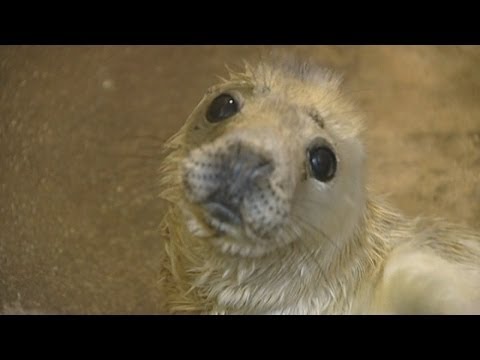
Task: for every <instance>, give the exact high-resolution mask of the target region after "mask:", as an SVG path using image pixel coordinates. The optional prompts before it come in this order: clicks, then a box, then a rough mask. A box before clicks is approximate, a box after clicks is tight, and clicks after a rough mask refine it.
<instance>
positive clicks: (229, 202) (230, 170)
mask: <svg viewBox="0 0 480 360" xmlns="http://www.w3.org/2000/svg"><path fill="white" fill-rule="evenodd" d="M222 158H223V159H222V160H221V161H220V163H219V167H218V169H217V176H218V177H219V179H221V180H222V181H220V182H219V183H218V187H217V189H216V190H215V191H213V192H212V193H211V194H210V196H209V197H208V198H207V201H206V204H205V208H206V209H207V211H208V212H209V213H210V214H211V215H212V216H214V217H216V218H217V219H219V220H220V221H223V222H228V223H232V224H240V223H241V221H242V220H241V218H242V211H241V205H242V203H243V200H244V199H245V197H246V196H247V195H248V194H251V193H252V192H254V191H257V190H258V189H259V188H260V187H262V186H266V185H267V184H268V182H269V178H270V176H271V174H272V172H273V169H274V166H273V162H272V161H271V160H270V159H268V158H267V157H265V156H263V155H261V154H259V153H258V152H256V151H254V150H252V149H251V148H249V147H248V146H247V145H244V144H241V143H237V144H235V145H233V146H231V147H230V149H229V151H228V152H227V154H226V155H224V156H222Z"/></svg>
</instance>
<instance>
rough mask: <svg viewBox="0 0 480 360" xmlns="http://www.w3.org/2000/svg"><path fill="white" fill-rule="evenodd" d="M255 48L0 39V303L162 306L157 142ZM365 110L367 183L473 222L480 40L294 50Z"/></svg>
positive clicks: (105, 310) (478, 214) (69, 310)
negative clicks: (331, 73) (337, 78)
mask: <svg viewBox="0 0 480 360" xmlns="http://www.w3.org/2000/svg"><path fill="white" fill-rule="evenodd" d="M262 48H264V47H258V46H256V47H252V46H218V47H216V46H129V47H127V46H88V47H86V46H21V47H19V46H2V47H0V154H1V156H0V313H4V314H16V313H28V314H31V313H33V314H36V313H48V314H51V313H53V314H152V313H161V312H162V306H161V300H162V294H161V291H160V289H159V282H158V280H159V259H160V257H161V256H162V244H161V241H160V238H159V236H158V234H157V227H158V223H159V221H160V219H161V216H162V212H163V211H164V206H165V204H163V203H162V202H160V201H159V200H158V199H157V198H156V193H155V181H156V178H157V174H156V168H157V166H158V161H159V157H158V153H159V147H160V146H161V144H162V143H163V141H164V140H165V139H166V138H167V137H169V136H170V135H172V134H173V133H174V132H175V131H176V130H177V129H178V128H179V127H180V126H181V124H182V123H183V121H184V120H185V119H186V117H187V115H188V114H189V112H190V111H191V110H192V109H193V107H194V106H195V105H196V104H197V102H198V101H199V100H200V98H201V97H202V94H203V91H204V90H205V89H206V87H208V86H210V85H212V84H213V83H215V82H216V78H215V76H216V75H224V74H225V70H224V63H230V62H232V61H233V62H234V63H238V62H239V61H240V60H241V59H242V58H245V59H249V58H251V57H252V56H256V55H257V54H258V52H259V51H260V50H261V49H262ZM290 50H291V51H293V52H296V53H298V54H299V55H301V56H308V57H313V58H315V59H317V60H319V61H320V62H321V63H324V64H326V65H331V66H335V67H336V68H337V69H338V70H340V71H342V72H344V73H345V75H346V89H347V92H348V94H349V96H350V97H352V98H354V99H356V102H357V104H358V106H359V110H360V111H362V112H364V113H365V115H366V121H367V126H368V128H369V130H368V132H367V134H366V135H367V139H366V141H367V146H368V151H369V156H370V162H369V168H370V178H371V181H372V186H373V187H374V188H376V189H377V190H378V191H380V192H382V193H386V194H388V195H389V198H390V200H391V202H392V203H393V204H394V205H396V206H397V207H398V208H400V209H401V210H402V211H404V212H405V213H406V214H408V215H411V216H416V215H431V216H440V217H445V218H447V219H449V220H453V221H457V222H462V223H466V224H469V225H471V226H474V227H475V228H477V229H480V47H475V46H463V47H456V46H438V47H433V46H325V47H324V46H299V47H290Z"/></svg>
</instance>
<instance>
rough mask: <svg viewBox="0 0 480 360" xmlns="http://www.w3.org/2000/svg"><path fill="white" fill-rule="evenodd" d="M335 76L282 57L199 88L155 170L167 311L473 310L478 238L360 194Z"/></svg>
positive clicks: (357, 155)
mask: <svg viewBox="0 0 480 360" xmlns="http://www.w3.org/2000/svg"><path fill="white" fill-rule="evenodd" d="M362 131H363V126H362V119H361V118H360V117H359V114H358V111H356V110H355V107H354V106H353V105H352V104H351V103H350V102H349V101H348V100H347V99H345V97H344V96H343V94H342V89H341V79H340V77H339V76H337V75H336V74H335V73H334V72H332V71H330V70H328V69H324V68H321V67H317V66H315V65H312V64H308V63H305V62H300V61H296V60H292V59H287V58H284V57H281V58H278V59H275V60H272V61H261V62H259V63H258V64H257V65H255V66H251V65H248V64H246V66H245V70H244V71H243V72H241V73H236V72H231V73H230V78H229V79H227V80H223V81H222V83H220V84H218V85H216V86H214V87H212V88H211V89H209V90H208V91H207V92H206V94H205V96H204V98H203V99H202V100H201V102H200V103H199V104H198V106H197V107H196V108H195V109H194V111H193V113H192V114H191V115H190V117H189V118H188V119H187V121H186V123H185V124H184V126H183V127H182V128H181V129H180V131H179V132H178V133H177V134H176V135H175V136H173V137H172V138H171V139H170V140H169V141H168V142H167V144H166V150H167V151H168V153H167V155H166V157H165V161H164V163H163V165H162V168H161V175H162V179H161V186H162V193H161V196H162V198H164V199H166V200H167V201H168V202H169V204H170V205H169V209H168V211H167V213H166V215H165V217H164V219H163V222H162V229H163V231H164V237H165V249H166V255H167V256H166V261H165V263H164V270H165V278H164V286H165V293H166V297H167V305H168V311H169V312H171V313H191V314H466V313H480V235H479V234H477V233H475V232H474V231H472V230H469V229H466V228H463V227H461V226H456V225H453V224H448V223H446V222H442V221H437V222H435V221H429V220H424V219H408V218H407V217H405V216H403V215H402V214H400V213H399V212H398V211H396V210H394V209H392V208H390V207H389V206H388V205H387V204H385V203H384V202H383V201H382V200H381V199H380V198H378V197H376V196H375V195H374V194H372V193H371V192H370V191H369V190H368V186H367V184H366V171H365V168H366V165H365V161H366V154H365V150H364V148H363V145H362V140H361V136H362Z"/></svg>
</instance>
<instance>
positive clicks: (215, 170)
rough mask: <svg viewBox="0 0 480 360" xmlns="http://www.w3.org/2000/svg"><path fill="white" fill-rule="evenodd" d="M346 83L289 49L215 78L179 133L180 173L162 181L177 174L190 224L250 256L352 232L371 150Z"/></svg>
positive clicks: (207, 236) (226, 247) (195, 230)
mask: <svg viewBox="0 0 480 360" xmlns="http://www.w3.org/2000/svg"><path fill="white" fill-rule="evenodd" d="M339 87H340V79H339V77H338V76H336V75H335V74H333V73H332V72H330V71H328V70H325V69H323V68H317V67H315V66H312V65H308V64H305V63H297V62H295V61H292V60H290V59H284V58H282V59H281V60H279V61H276V62H273V63H266V62H261V63H260V64H259V65H258V66H257V67H255V68H252V67H251V66H249V65H246V70H245V72H244V73H241V74H238V73H232V74H231V77H230V79H229V80H225V81H224V82H223V83H221V84H220V85H217V86H214V87H212V88H211V89H210V90H209V91H208V92H207V94H206V95H205V96H204V98H203V100H202V101H201V102H200V104H199V105H198V106H197V107H196V109H195V110H194V111H193V113H192V114H191V116H190V118H189V119H188V121H187V123H186V124H185V126H184V127H183V128H182V130H181V131H180V133H179V134H178V135H177V136H176V137H175V139H174V141H173V142H175V144H176V145H178V148H177V151H176V153H175V156H174V159H175V166H176V169H177V171H178V172H177V176H176V178H174V177H171V178H168V179H167V180H165V181H166V182H168V181H173V182H178V187H179V188H180V189H181V193H182V194H183V195H182V197H181V198H177V199H176V200H175V202H177V204H178V203H179V202H181V203H182V205H181V208H182V209H183V210H184V214H185V216H187V224H188V226H189V230H190V231H191V232H192V233H193V234H194V235H195V236H198V237H199V238H202V237H203V238H205V239H202V240H201V241H211V242H212V243H213V244H215V245H217V246H218V247H219V248H220V249H221V250H222V251H224V252H229V253H236V254H241V255H243V256H258V255H261V254H264V253H266V252H270V251H274V250H275V249H278V248H280V247H283V246H285V245H286V244H288V243H291V242H293V241H296V240H305V239H307V238H308V239H314V240H315V241H318V242H319V243H321V242H322V239H323V240H330V241H333V242H337V243H338V242H341V241H342V239H343V238H346V237H348V236H349V235H351V233H352V232H353V231H354V229H355V225H356V224H357V223H358V221H359V220H360V217H361V214H362V209H363V206H364V192H365V190H364V179H363V178H364V164H363V159H364V156H363V149H362V146H361V143H360V142H359V140H358V138H357V136H358V133H359V131H360V121H359V119H358V114H357V112H356V111H355V110H354V109H353V107H352V106H351V105H350V104H349V103H348V102H346V101H345V100H344V99H343V97H342V96H341V93H340V88H339ZM166 185H168V184H166ZM170 185H171V186H172V184H170ZM178 205H180V204H178Z"/></svg>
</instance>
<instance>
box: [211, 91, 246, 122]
mask: <svg viewBox="0 0 480 360" xmlns="http://www.w3.org/2000/svg"><path fill="white" fill-rule="evenodd" d="M239 110H240V109H239V106H238V102H237V101H236V100H235V99H234V98H233V97H232V96H231V95H228V94H221V95H218V96H217V97H216V98H215V99H213V101H212V103H211V104H210V106H209V107H208V110H207V120H208V121H209V122H211V123H216V122H220V121H222V120H225V119H228V118H229V117H231V116H233V115H235V114H236V113H238V111H239Z"/></svg>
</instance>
